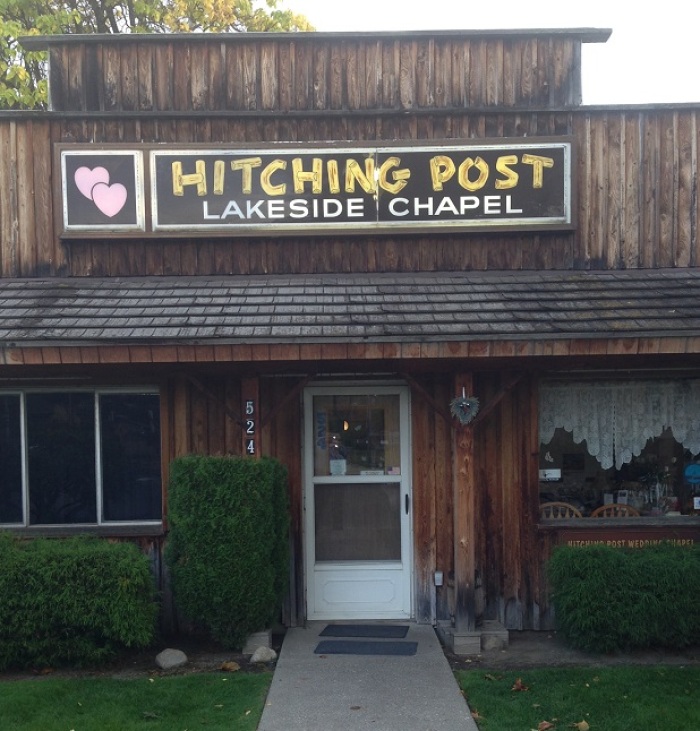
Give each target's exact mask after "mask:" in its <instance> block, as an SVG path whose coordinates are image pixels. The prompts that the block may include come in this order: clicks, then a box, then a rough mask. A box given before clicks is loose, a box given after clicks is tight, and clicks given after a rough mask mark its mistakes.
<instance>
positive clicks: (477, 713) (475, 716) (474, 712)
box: [472, 711, 484, 721]
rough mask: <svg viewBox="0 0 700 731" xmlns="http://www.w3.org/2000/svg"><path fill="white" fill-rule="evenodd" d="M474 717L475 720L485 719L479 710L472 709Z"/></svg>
mask: <svg viewBox="0 0 700 731" xmlns="http://www.w3.org/2000/svg"><path fill="white" fill-rule="evenodd" d="M472 718H473V719H474V720H475V721H483V720H484V717H483V716H482V715H481V714H480V713H479V711H472Z"/></svg>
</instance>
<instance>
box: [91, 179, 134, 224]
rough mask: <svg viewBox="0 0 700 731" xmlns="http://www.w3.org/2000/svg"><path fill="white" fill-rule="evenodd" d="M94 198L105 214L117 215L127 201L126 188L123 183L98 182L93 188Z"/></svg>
mask: <svg viewBox="0 0 700 731" xmlns="http://www.w3.org/2000/svg"><path fill="white" fill-rule="evenodd" d="M92 200H93V201H95V205H96V206H97V207H98V208H99V209H100V211H102V213H104V214H105V216H109V217H110V218H111V217H112V216H116V215H117V213H119V211H121V209H122V208H124V204H125V203H126V188H125V187H124V186H123V185H122V184H121V183H114V184H113V185H107V184H106V183H97V185H95V186H94V187H93V189H92Z"/></svg>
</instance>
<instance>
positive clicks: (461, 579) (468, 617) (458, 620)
mask: <svg viewBox="0 0 700 731" xmlns="http://www.w3.org/2000/svg"><path fill="white" fill-rule="evenodd" d="M473 385H474V384H473V378H472V375H471V373H458V374H457V375H456V376H455V383H454V388H455V390H454V393H455V395H461V394H462V389H464V393H466V394H467V395H469V394H472V393H473ZM453 434H454V450H453V459H454V470H453V474H454V477H453V480H454V485H453V495H454V514H453V515H454V573H455V576H454V586H455V609H454V612H455V626H454V631H455V633H467V632H474V631H475V629H476V616H475V614H476V611H475V610H476V603H475V595H474V584H475V577H476V566H475V555H476V554H475V538H476V527H475V520H476V516H475V515H474V511H475V504H476V500H475V485H474V476H475V472H474V431H473V430H472V429H471V428H470V427H469V426H462V425H456V426H455V429H454V431H453Z"/></svg>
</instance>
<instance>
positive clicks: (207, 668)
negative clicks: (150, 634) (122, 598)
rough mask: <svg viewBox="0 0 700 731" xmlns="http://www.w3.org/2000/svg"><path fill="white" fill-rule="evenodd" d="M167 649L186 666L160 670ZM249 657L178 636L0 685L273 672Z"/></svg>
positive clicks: (277, 644)
mask: <svg viewBox="0 0 700 731" xmlns="http://www.w3.org/2000/svg"><path fill="white" fill-rule="evenodd" d="M283 639H284V638H283V636H281V635H280V636H276V635H273V637H272V647H273V649H274V650H275V651H276V652H277V653H278V654H279V651H280V648H281V646H282V640H283ZM166 647H172V648H176V649H178V650H182V651H183V652H184V653H185V655H187V659H188V662H187V665H184V666H182V667H180V668H175V669H174V670H167V671H166V670H161V669H160V668H159V667H158V666H157V665H156V655H157V654H158V653H159V652H161V650H164V649H165V648H166ZM250 657H251V656H250V655H243V654H241V653H238V652H234V651H232V650H226V649H225V648H223V647H221V645H218V644H217V643H215V642H213V641H212V640H210V639H208V638H201V637H177V638H166V639H163V640H162V641H161V642H159V643H158V645H157V646H155V647H153V648H150V649H148V650H134V651H125V652H123V653H121V654H120V656H119V657H118V658H116V659H115V660H113V661H110V662H108V663H105V664H104V665H101V666H100V667H98V668H79V669H73V668H32V669H29V670H23V671H17V670H15V671H7V672H4V673H0V682H2V681H7V680H28V679H40V678H49V677H61V678H70V677H73V678H88V677H95V678H100V677H102V678H120V679H130V678H149V677H164V676H170V675H187V674H190V673H210V672H222V673H224V672H230V670H222V666H223V665H224V663H231V662H235V663H237V664H238V665H239V666H240V671H242V672H248V673H260V672H264V671H267V670H270V669H271V668H272V667H274V664H267V663H251V662H250Z"/></svg>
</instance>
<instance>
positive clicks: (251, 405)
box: [241, 378, 261, 458]
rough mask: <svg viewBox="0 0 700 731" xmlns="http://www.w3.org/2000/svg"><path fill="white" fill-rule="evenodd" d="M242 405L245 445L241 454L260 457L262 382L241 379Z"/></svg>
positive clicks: (253, 379)
mask: <svg viewBox="0 0 700 731" xmlns="http://www.w3.org/2000/svg"><path fill="white" fill-rule="evenodd" d="M241 405H242V407H243V413H242V414H241V420H242V422H243V444H242V450H241V454H243V455H244V456H246V457H256V458H257V457H259V456H260V453H261V450H260V436H261V424H260V380H259V379H258V378H242V379H241Z"/></svg>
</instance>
